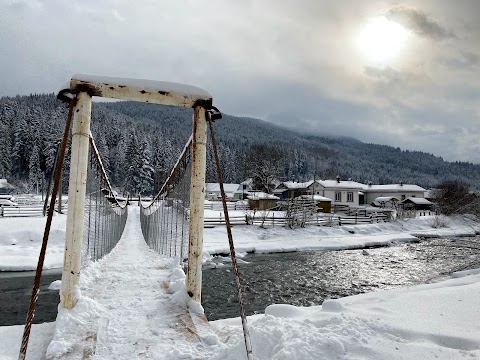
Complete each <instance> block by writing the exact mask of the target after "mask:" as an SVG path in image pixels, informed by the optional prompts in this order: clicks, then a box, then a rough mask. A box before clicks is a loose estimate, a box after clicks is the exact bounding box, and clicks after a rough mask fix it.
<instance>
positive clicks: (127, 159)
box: [0, 94, 480, 194]
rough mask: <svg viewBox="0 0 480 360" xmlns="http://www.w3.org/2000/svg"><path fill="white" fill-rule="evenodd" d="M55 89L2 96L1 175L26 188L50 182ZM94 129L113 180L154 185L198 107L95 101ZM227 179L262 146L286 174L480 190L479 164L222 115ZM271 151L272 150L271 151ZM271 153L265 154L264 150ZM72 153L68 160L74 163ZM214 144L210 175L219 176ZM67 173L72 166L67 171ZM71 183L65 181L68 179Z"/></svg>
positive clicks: (138, 186) (58, 120)
mask: <svg viewBox="0 0 480 360" xmlns="http://www.w3.org/2000/svg"><path fill="white" fill-rule="evenodd" d="M66 114H67V108H66V105H65V104H63V103H61V102H60V101H58V100H56V99H55V96H54V95H53V94H48V95H31V96H17V97H4V98H1V99H0V178H7V179H8V180H9V181H10V182H11V183H13V184H15V185H17V186H19V187H20V188H21V190H23V191H26V190H30V191H33V190H34V189H35V188H36V187H37V186H39V188H41V187H42V186H44V184H45V183H46V181H47V180H48V177H49V176H50V171H51V167H52V163H53V159H54V157H55V151H56V146H57V144H58V142H59V141H60V137H61V134H62V132H63V127H64V123H65V119H66ZM92 114H93V117H92V133H93V134H94V138H95V141H96V143H97V146H98V148H99V151H100V153H101V155H102V158H103V160H104V164H105V167H106V168H107V170H108V172H109V174H110V177H111V180H112V183H113V184H114V185H115V186H116V187H118V188H121V189H125V190H126V191H129V192H131V193H136V192H141V193H144V194H148V193H150V192H152V191H153V182H154V178H157V181H161V179H163V178H164V177H165V174H166V173H167V172H168V171H169V170H170V168H171V167H172V165H173V164H174V162H175V161H176V159H177V156H178V154H179V152H180V151H181V150H182V149H183V146H184V144H185V142H186V140H187V139H188V137H189V132H190V131H191V122H192V110H191V109H182V108H175V107H167V106H160V105H152V104H143V103H133V102H114V103H104V102H103V103H94V104H93V111H92ZM216 132H217V138H218V141H219V146H220V156H221V160H222V164H223V167H224V169H223V170H224V180H225V181H226V182H240V181H242V180H243V179H245V178H246V177H248V176H249V173H248V169H249V166H248V163H249V162H250V163H251V162H252V161H256V160H260V159H257V158H256V157H257V156H260V154H265V152H262V153H260V152H258V145H262V146H263V147H264V148H266V149H267V150H269V151H270V152H271V153H272V154H274V153H275V154H277V155H279V156H280V157H281V159H282V161H280V162H279V165H280V166H281V169H280V170H281V171H280V174H279V175H280V177H282V179H281V180H294V179H295V180H306V179H311V178H313V176H314V175H315V177H316V178H318V179H320V178H321V179H326V178H334V177H335V176H337V175H340V177H342V178H343V179H348V178H351V179H353V180H356V181H360V182H368V181H372V182H373V183H378V184H382V183H396V182H400V181H403V182H404V183H415V184H418V185H421V186H424V187H426V188H428V187H432V186H434V185H435V184H437V183H438V182H440V181H442V180H445V179H459V180H463V181H465V182H467V183H468V184H470V185H471V186H472V187H473V188H479V185H478V181H479V180H480V165H475V164H471V163H467V162H446V161H443V159H442V158H440V157H436V156H434V155H431V154H427V153H423V152H419V151H408V150H405V151H404V150H400V149H399V148H394V147H390V146H386V145H375V144H366V143H362V142H360V141H358V140H355V139H351V138H335V137H321V136H311V135H304V134H300V133H295V132H292V131H291V130H287V129H285V128H281V127H278V126H275V125H273V124H271V123H268V122H265V121H261V120H257V119H251V118H242V117H234V116H230V115H226V114H224V116H223V119H222V120H219V121H217V122H216ZM267 154H268V151H267ZM261 156H265V155H261ZM68 158H69V154H68V156H67V161H66V166H67V167H68ZM212 160H213V156H212V151H211V148H209V151H208V163H207V180H208V181H215V179H216V178H215V176H216V175H215V171H214V166H213V165H214V163H213V161H212ZM64 174H65V175H64V179H65V178H66V176H67V175H68V171H65V172H64ZM65 185H66V181H65Z"/></svg>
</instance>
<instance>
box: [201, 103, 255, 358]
mask: <svg viewBox="0 0 480 360" xmlns="http://www.w3.org/2000/svg"><path fill="white" fill-rule="evenodd" d="M207 119H208V125H209V128H210V137H211V139H212V145H213V153H214V155H215V163H216V165H217V176H218V182H219V184H220V193H221V197H222V204H223V213H224V215H225V225H226V227H227V235H228V244H229V246H230V257H231V259H232V267H233V272H234V275H235V285H236V289H237V297H238V303H239V305H240V317H241V318H242V327H243V337H244V339H245V349H246V351H247V359H248V360H253V353H252V342H251V340H250V332H249V330H248V326H247V317H246V315H245V304H244V301H243V291H242V284H241V282H240V271H239V270H238V264H237V256H236V253H235V245H234V244H233V236H232V227H231V225H230V217H229V215H228V207H227V196H226V194H225V189H224V187H223V176H222V169H221V167H220V158H219V156H218V148H217V140H216V139H215V131H214V129H213V120H212V118H211V117H210V114H209V112H207Z"/></svg>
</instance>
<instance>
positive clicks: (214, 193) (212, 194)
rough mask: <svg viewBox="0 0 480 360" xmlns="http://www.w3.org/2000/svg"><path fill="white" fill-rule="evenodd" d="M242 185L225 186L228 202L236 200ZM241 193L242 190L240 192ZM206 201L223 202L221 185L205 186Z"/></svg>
mask: <svg viewBox="0 0 480 360" xmlns="http://www.w3.org/2000/svg"><path fill="white" fill-rule="evenodd" d="M240 187H241V185H240V184H223V188H224V190H225V195H226V196H227V199H228V200H234V199H235V194H236V193H238V190H239V188H240ZM240 193H241V190H240ZM205 199H206V200H221V199H222V195H221V193H220V184H219V183H206V184H205ZM238 200H239V199H238Z"/></svg>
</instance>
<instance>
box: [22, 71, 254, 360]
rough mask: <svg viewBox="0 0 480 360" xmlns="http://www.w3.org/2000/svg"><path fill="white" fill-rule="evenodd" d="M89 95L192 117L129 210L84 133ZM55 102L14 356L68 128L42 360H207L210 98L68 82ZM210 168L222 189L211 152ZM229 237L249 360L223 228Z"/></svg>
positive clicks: (177, 90) (130, 85)
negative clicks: (61, 246) (43, 204)
mask: <svg viewBox="0 0 480 360" xmlns="http://www.w3.org/2000/svg"><path fill="white" fill-rule="evenodd" d="M92 96H100V97H109V98H115V99H124V100H134V101H143V102H149V103H155V104H164V105H174V106H182V107H191V108H193V109H194V114H193V126H192V134H191V136H190V138H189V139H188V140H187V142H186V144H185V147H184V150H183V151H182V153H181V154H180V156H179V158H178V160H177V162H176V164H175V166H174V167H173V168H172V170H171V171H170V173H169V175H168V177H167V178H166V179H165V182H164V184H163V185H162V186H161V187H160V189H158V192H157V194H156V195H155V196H154V197H153V199H151V200H149V201H143V200H142V199H140V198H139V199H138V200H137V201H135V202H132V200H130V204H129V199H128V198H122V197H119V196H117V194H116V192H115V191H114V190H113V189H112V186H111V184H110V181H109V178H108V174H107V172H106V171H105V169H104V167H103V164H102V159H101V156H100V154H99V152H98V150H97V147H96V146H95V141H94V138H93V136H92V134H91V132H90V120H91V104H92ZM59 98H60V99H62V100H64V101H65V102H67V103H68V104H69V115H68V119H67V122H66V126H65V132H64V138H63V141H62V144H61V147H60V151H59V152H58V156H57V161H56V170H55V171H54V173H55V181H54V185H53V190H52V193H51V199H52V203H51V205H50V207H49V213H48V217H47V225H46V228H45V235H44V239H43V244H42V250H41V254H40V257H39V262H38V267H37V272H36V276H35V284H34V287H33V291H32V299H31V303H30V307H29V311H28V315H27V321H26V325H25V331H24V336H23V340H22V346H21V349H20V355H19V358H20V359H24V358H25V355H26V350H27V347H28V340H29V334H30V329H31V325H32V320H33V317H34V314H35V307H36V300H37V297H38V292H39V283H40V277H41V270H42V267H43V259H44V256H45V251H46V247H47V243H48V235H49V230H50V224H51V219H52V215H53V209H54V204H55V197H56V195H57V192H58V189H59V187H60V179H61V176H60V174H61V169H62V164H63V159H64V155H65V149H66V144H67V141H68V137H69V134H70V127H71V128H72V130H71V134H72V135H71V136H72V137H71V160H70V181H69V190H68V215H67V226H66V237H65V256H64V266H63V272H62V288H61V292H60V305H59V313H58V317H57V322H56V330H55V334H54V337H53V340H52V342H51V343H50V346H49V347H48V351H47V354H46V357H47V359H57V358H58V359H60V358H61V359H86V358H98V359H134V358H143V357H145V358H161V359H169V358H212V357H213V355H214V354H210V353H209V352H211V351H212V350H211V349H212V348H215V346H213V347H212V345H214V344H215V343H216V342H217V341H218V340H217V337H216V335H215V334H214V333H213V332H212V331H211V330H210V328H209V325H208V321H207V320H206V318H205V316H204V315H203V309H202V307H201V304H200V301H201V286H202V247H203V199H204V193H205V191H204V190H205V189H204V188H205V168H206V164H205V162H206V141H207V127H209V128H210V133H211V138H212V144H213V147H214V149H215V152H216V141H215V134H214V130H213V121H214V120H215V119H217V118H220V117H221V114H220V113H219V112H218V110H217V109H216V108H215V107H213V106H212V97H211V95H210V94H209V93H208V92H206V91H205V90H202V89H199V88H196V87H192V86H186V85H179V84H172V83H165V82H155V81H148V80H135V79H119V78H110V77H98V76H88V75H74V76H73V78H72V79H71V81H70V84H69V86H67V87H65V88H64V89H62V91H60V93H59ZM72 119H73V121H72ZM70 124H72V125H71V126H70ZM89 154H90V156H89ZM216 160H217V170H218V171H217V172H218V175H219V181H220V183H221V171H220V167H219V163H218V154H216ZM139 171H140V169H139ZM129 205H130V206H129ZM224 205H225V207H226V204H224ZM227 222H228V221H227ZM228 234H229V241H230V248H231V253H232V261H233V265H234V273H235V274H236V283H237V290H238V295H239V296H238V297H239V302H240V313H241V318H242V320H243V321H242V322H243V328H244V333H245V345H246V351H247V357H248V358H249V359H250V358H252V354H251V346H250V340H249V336H248V331H247V327H246V318H245V311H244V307H243V303H242V295H241V287H240V282H239V278H238V269H237V267H236V259H235V251H234V248H233V241H232V239H231V232H230V230H228ZM184 268H185V269H186V274H185V273H184V270H183V269H184ZM205 345H208V346H205Z"/></svg>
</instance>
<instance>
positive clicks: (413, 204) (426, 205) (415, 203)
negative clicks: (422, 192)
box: [402, 197, 434, 210]
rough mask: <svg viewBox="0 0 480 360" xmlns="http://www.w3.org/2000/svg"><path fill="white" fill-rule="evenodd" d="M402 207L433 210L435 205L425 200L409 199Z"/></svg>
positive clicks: (404, 201) (403, 202)
mask: <svg viewBox="0 0 480 360" xmlns="http://www.w3.org/2000/svg"><path fill="white" fill-rule="evenodd" d="M402 205H403V206H404V208H405V209H415V210H431V209H432V206H433V205H434V204H433V203H432V202H431V201H429V200H427V199H425V198H417V197H409V198H406V199H405V200H403V201H402Z"/></svg>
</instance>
